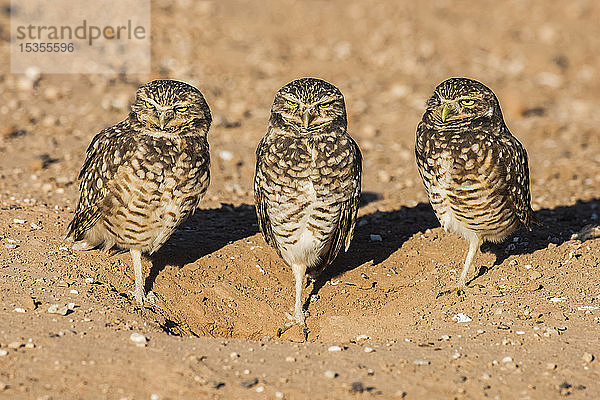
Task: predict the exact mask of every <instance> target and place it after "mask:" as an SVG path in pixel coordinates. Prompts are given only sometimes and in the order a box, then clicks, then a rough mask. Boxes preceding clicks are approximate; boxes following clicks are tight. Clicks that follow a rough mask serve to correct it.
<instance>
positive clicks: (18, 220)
mask: <svg viewBox="0 0 600 400" xmlns="http://www.w3.org/2000/svg"><path fill="white" fill-rule="evenodd" d="M13 222H14V223H15V224H24V223H25V222H27V221H25V220H24V219H19V218H13Z"/></svg>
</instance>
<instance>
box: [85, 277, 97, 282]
mask: <svg viewBox="0 0 600 400" xmlns="http://www.w3.org/2000/svg"><path fill="white" fill-rule="evenodd" d="M94 282H95V281H94V278H85V283H94Z"/></svg>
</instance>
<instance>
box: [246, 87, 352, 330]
mask: <svg viewBox="0 0 600 400" xmlns="http://www.w3.org/2000/svg"><path fill="white" fill-rule="evenodd" d="M360 179H361V153H360V150H359V148H358V145H357V144H356V142H354V140H352V138H351V137H350V136H349V135H348V133H347V131H346V108H345V104H344V97H343V96H342V93H341V92H340V91H339V90H338V89H337V88H336V87H335V86H333V85H331V84H329V83H327V82H325V81H322V80H319V79H313V78H304V79H299V80H296V81H293V82H291V83H289V84H287V85H286V86H284V87H283V88H281V89H280V90H279V91H278V92H277V94H276V96H275V100H274V102H273V106H272V108H271V119H270V123H269V128H268V131H267V134H266V136H265V137H264V138H263V139H262V140H261V141H260V144H259V145H258V149H257V151H256V175H255V180H254V190H255V202H256V210H257V214H258V220H259V226H260V230H261V232H262V234H263V237H264V239H265V241H266V242H267V243H268V244H269V245H271V246H273V247H274V248H275V250H276V251H277V253H278V254H279V255H280V256H281V258H282V259H283V260H284V261H285V262H286V264H287V265H289V266H290V267H291V268H292V270H293V272H294V276H295V279H296V302H295V309H294V316H293V317H292V316H290V319H292V320H293V322H296V323H298V324H300V325H304V312H303V311H302V306H301V300H302V284H303V281H304V278H305V274H306V273H308V274H309V275H311V276H313V277H314V276H316V275H318V274H319V273H320V272H322V271H323V269H324V268H325V267H327V265H329V264H330V263H331V262H332V261H333V260H334V259H335V257H336V256H337V255H338V253H339V251H340V250H341V249H342V248H344V249H347V248H348V246H349V245H350V241H351V240H352V235H353V232H354V225H355V222H356V214H357V211H358V202H359V197H360ZM288 326H290V324H288Z"/></svg>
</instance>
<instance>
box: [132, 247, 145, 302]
mask: <svg viewBox="0 0 600 400" xmlns="http://www.w3.org/2000/svg"><path fill="white" fill-rule="evenodd" d="M129 253H130V254H131V259H132V260H133V272H134V274H135V290H134V291H133V297H134V298H135V300H136V301H137V302H138V304H139V305H142V304H144V299H145V297H146V294H145V293H144V281H143V279H142V252H141V251H140V250H138V249H130V250H129Z"/></svg>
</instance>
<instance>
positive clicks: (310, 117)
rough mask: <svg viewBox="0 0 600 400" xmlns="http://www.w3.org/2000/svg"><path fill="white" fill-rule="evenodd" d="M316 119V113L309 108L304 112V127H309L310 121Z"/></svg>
mask: <svg viewBox="0 0 600 400" xmlns="http://www.w3.org/2000/svg"><path fill="white" fill-rule="evenodd" d="M314 119H315V115H314V114H313V113H312V112H311V109H310V108H309V109H307V110H305V111H304V113H303V114H302V127H303V128H304V129H308V127H309V126H310V123H311V122H312V121H314Z"/></svg>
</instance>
